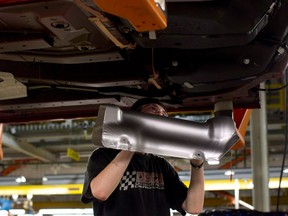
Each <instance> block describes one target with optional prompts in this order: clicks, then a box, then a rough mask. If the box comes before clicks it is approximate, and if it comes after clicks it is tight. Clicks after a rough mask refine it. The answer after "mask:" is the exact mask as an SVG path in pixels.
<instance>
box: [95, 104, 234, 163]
mask: <svg viewBox="0 0 288 216" xmlns="http://www.w3.org/2000/svg"><path fill="white" fill-rule="evenodd" d="M238 140H239V136H238V134H237V128H236V127H235V123H234V121H233V119H232V117H230V116H216V117H214V118H211V119H209V120H207V121H206V122H205V123H198V122H192V121H188V120H182V119H176V118H169V117H164V116H157V115H151V114H146V113H141V112H136V111H126V110H121V109H120V108H119V107H116V106H110V105H108V106H100V108H99V112H98V118H97V120H96V125H95V128H94V131H93V134H92V142H93V143H94V144H95V145H103V146H104V147H106V148H113V149H119V150H128V151H134V152H142V153H152V154H157V155H162V156H170V157H178V158H187V159H192V158H195V159H203V160H206V161H207V162H208V163H209V164H212V163H217V162H219V160H220V159H221V158H222V157H223V156H224V155H225V154H226V153H227V152H228V151H229V150H230V148H231V147H232V146H233V145H234V144H235V143H236V142H237V141H238Z"/></svg>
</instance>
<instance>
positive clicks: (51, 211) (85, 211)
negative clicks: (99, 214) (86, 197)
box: [39, 208, 93, 216]
mask: <svg viewBox="0 0 288 216" xmlns="http://www.w3.org/2000/svg"><path fill="white" fill-rule="evenodd" d="M39 214H50V215H63V214H65V216H66V215H67V214H70V215H74V216H75V215H84V214H92V215H93V209H92V208H84V209H79V208H74V209H40V210H39Z"/></svg>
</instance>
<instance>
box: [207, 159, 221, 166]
mask: <svg viewBox="0 0 288 216" xmlns="http://www.w3.org/2000/svg"><path fill="white" fill-rule="evenodd" d="M207 163H208V164H209V165H218V164H220V161H219V160H207Z"/></svg>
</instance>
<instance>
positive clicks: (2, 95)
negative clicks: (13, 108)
mask: <svg viewBox="0 0 288 216" xmlns="http://www.w3.org/2000/svg"><path fill="white" fill-rule="evenodd" d="M21 97H27V88H26V86H25V85H24V84H22V83H21V82H19V81H17V80H16V79H15V78H14V76H13V74H12V73H7V72H0V100H7V99H14V98H21Z"/></svg>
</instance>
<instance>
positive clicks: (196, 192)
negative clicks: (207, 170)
mask: <svg viewBox="0 0 288 216" xmlns="http://www.w3.org/2000/svg"><path fill="white" fill-rule="evenodd" d="M190 162H191V163H192V164H194V165H196V166H198V165H200V164H202V163H203V161H202V160H196V159H192V160H191V161H190ZM204 196H205V190H204V168H203V166H202V167H201V168H199V169H197V168H194V167H193V166H191V178H190V185H189V188H188V192H187V197H186V199H185V201H184V202H183V205H182V208H183V209H184V210H185V211H186V212H188V213H190V214H199V213H201V212H202V210H203V205H204Z"/></svg>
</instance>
